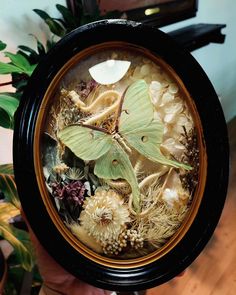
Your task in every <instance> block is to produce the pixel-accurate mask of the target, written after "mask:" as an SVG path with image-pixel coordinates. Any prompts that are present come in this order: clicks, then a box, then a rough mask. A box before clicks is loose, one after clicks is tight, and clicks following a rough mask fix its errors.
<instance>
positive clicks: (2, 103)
mask: <svg viewBox="0 0 236 295" xmlns="http://www.w3.org/2000/svg"><path fill="white" fill-rule="evenodd" d="M18 105H19V100H18V99H16V98H15V97H13V96H10V95H6V94H4V93H0V110H1V114H3V113H5V115H4V117H3V118H2V117H1V118H0V125H1V126H3V127H4V126H9V127H8V128H13V125H14V114H15V111H16V109H17V108H18Z"/></svg>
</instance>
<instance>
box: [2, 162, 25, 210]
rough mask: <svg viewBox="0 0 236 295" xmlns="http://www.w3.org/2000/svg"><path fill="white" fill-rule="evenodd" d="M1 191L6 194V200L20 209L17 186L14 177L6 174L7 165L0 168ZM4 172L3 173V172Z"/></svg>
mask: <svg viewBox="0 0 236 295" xmlns="http://www.w3.org/2000/svg"><path fill="white" fill-rule="evenodd" d="M0 167H1V168H0V191H2V192H3V193H4V196H5V200H6V201H8V202H10V203H11V204H13V205H14V206H15V207H16V208H18V209H20V207H21V205H20V200H19V197H18V193H17V189H16V184H15V180H14V175H13V174H9V173H4V171H5V172H6V170H7V169H8V172H9V167H8V168H7V167H6V165H3V167H2V166H0ZM1 171H3V172H1Z"/></svg>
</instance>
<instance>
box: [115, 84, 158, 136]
mask: <svg viewBox="0 0 236 295" xmlns="http://www.w3.org/2000/svg"><path fill="white" fill-rule="evenodd" d="M153 114H154V110H153V105H152V102H151V99H150V96H149V93H148V85H147V83H146V82H145V81H144V80H138V81H135V82H134V83H133V84H131V85H130V86H129V88H128V89H127V90H126V93H125V96H124V101H123V104H122V109H121V114H120V122H119V132H120V133H121V134H128V133H129V132H131V131H132V132H136V130H139V129H140V128H144V127H145V126H147V125H148V124H149V123H150V122H151V121H152V119H153Z"/></svg>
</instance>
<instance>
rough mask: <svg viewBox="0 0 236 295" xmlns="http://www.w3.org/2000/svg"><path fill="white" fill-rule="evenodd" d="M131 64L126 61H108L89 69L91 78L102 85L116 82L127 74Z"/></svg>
mask: <svg viewBox="0 0 236 295" xmlns="http://www.w3.org/2000/svg"><path fill="white" fill-rule="evenodd" d="M130 64H131V62H130V61H126V60H115V59H109V60H106V61H103V62H101V63H99V64H96V65H95V66H93V67H91V68H90V69H89V73H90V75H91V76H92V78H93V79H94V80H95V81H96V82H98V83H99V84H102V85H108V84H113V83H116V82H118V81H119V80H120V79H122V78H123V77H124V75H125V74H126V73H127V71H128V69H129V67H130Z"/></svg>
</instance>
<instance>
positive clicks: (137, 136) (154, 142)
mask: <svg viewBox="0 0 236 295" xmlns="http://www.w3.org/2000/svg"><path fill="white" fill-rule="evenodd" d="M162 135H163V125H162V124H161V123H160V122H158V121H155V120H153V121H152V122H151V123H150V124H149V125H148V126H147V127H145V129H140V130H136V132H135V133H132V132H131V133H129V134H128V135H125V139H126V140H127V141H128V143H129V144H130V145H131V146H132V147H133V148H134V149H136V150H137V151H138V152H139V153H140V154H142V155H143V156H145V157H146V158H147V159H149V160H151V161H153V162H158V163H160V164H163V165H168V166H172V167H175V168H183V169H185V170H189V169H191V167H190V166H189V165H185V164H183V163H179V162H177V161H173V160H170V159H167V158H166V157H165V156H164V155H163V154H162V153H161V151H160V144H161V142H162V141H161V139H162Z"/></svg>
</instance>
